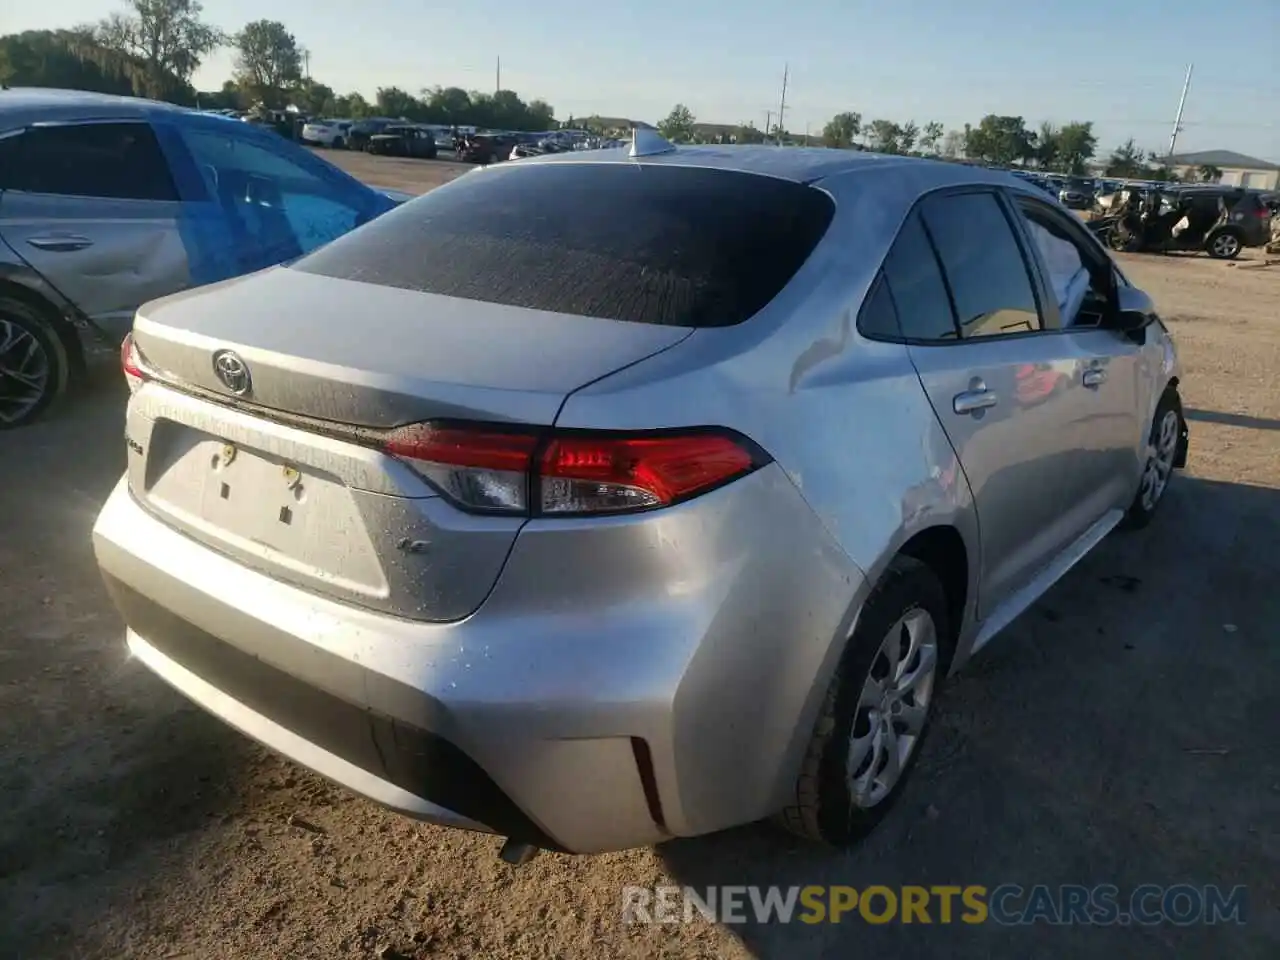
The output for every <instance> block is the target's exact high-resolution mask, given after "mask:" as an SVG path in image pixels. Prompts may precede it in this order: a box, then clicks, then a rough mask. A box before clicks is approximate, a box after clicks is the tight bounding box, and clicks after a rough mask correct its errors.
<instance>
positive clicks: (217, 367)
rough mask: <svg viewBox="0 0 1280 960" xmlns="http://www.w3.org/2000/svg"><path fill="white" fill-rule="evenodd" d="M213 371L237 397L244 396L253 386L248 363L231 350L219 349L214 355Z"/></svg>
mask: <svg viewBox="0 0 1280 960" xmlns="http://www.w3.org/2000/svg"><path fill="white" fill-rule="evenodd" d="M213 372H214V373H215V374H216V375H217V377H218V379H219V380H221V381H222V385H223V386H224V387H226V388H227V389H228V390H230V391H231V392H232V393H234V394H235V395H236V396H237V397H243V396H244V395H245V394H247V393H248V392H249V391H250V389H252V387H253V381H251V380H250V379H249V367H248V365H247V364H246V363H245V362H244V361H243V360H241V359H240V357H239V355H238V354H236V353H234V352H233V351H231V350H219V351H218V352H217V353H215V354H214V355H213Z"/></svg>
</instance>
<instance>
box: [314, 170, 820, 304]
mask: <svg viewBox="0 0 1280 960" xmlns="http://www.w3.org/2000/svg"><path fill="white" fill-rule="evenodd" d="M833 213H834V204H833V203H832V201H831V199H830V197H828V196H827V194H825V193H822V192H821V191H819V190H816V189H814V188H812V187H807V186H804V185H803V184H799V183H794V182H792V181H787V180H780V179H776V178H773V177H764V176H758V175H755V174H748V173H738V172H732V171H726V170H710V169H705V168H697V167H677V166H666V165H663V164H649V165H639V164H630V163H548V164H536V163H535V164H526V165H523V166H521V165H520V163H519V162H516V163H513V164H511V166H509V167H495V168H492V169H488V170H484V171H477V172H475V173H469V174H467V175H465V176H463V177H461V178H460V179H458V180H456V181H454V182H453V183H451V184H449V185H448V186H445V187H440V188H438V189H436V190H434V191H432V192H431V193H429V194H427V195H426V196H424V197H422V198H420V199H417V200H414V201H412V202H410V203H407V204H405V205H404V206H402V207H399V208H397V209H396V210H393V211H391V212H390V213H387V214H385V215H384V216H382V217H379V218H378V219H377V220H375V221H373V222H372V223H370V224H368V225H366V226H365V227H364V228H362V229H360V230H357V231H355V232H354V233H351V234H348V235H346V236H344V237H342V238H340V239H338V240H336V241H334V242H333V243H330V244H328V245H327V246H325V247H322V248H320V249H319V250H317V251H315V252H314V253H311V254H310V255H308V256H306V257H304V258H302V259H301V260H299V261H297V262H296V263H294V264H293V269H296V270H303V271H306V272H308V273H316V274H321V275H323V276H329V277H338V278H341V279H345V280H360V281H363V282H365V283H375V284H381V285H384V286H390V287H402V288H404V289H407V290H422V291H426V292H429V293H438V294H444V295H446V296H451V297H462V298H466V299H471V300H482V301H486V302H489V303H499V304H504V305H507V306H513V307H527V308H530V309H534V310H548V311H553V312H557V313H572V314H578V315H580V316H590V317H602V318H605V319H610V320H629V321H635V322H638V323H656V324H664V325H669V326H681V327H720V326H729V325H731V324H735V323H740V322H741V321H743V320H746V319H747V318H748V317H750V316H752V315H753V314H754V313H756V312H757V311H759V310H760V309H761V308H762V307H764V306H765V304H767V303H768V302H769V301H770V300H772V299H773V298H774V297H775V296H776V295H777V294H778V292H779V291H781V290H782V288H783V287H784V286H786V284H787V282H788V281H789V280H790V279H791V277H792V276H793V275H794V274H795V272H796V271H797V270H798V269H799V268H800V266H801V264H803V263H804V261H805V260H806V259H807V258H808V256H809V254H810V253H811V252H812V251H813V248H814V247H815V246H816V245H817V243H818V241H819V240H820V239H821V238H822V235H823V233H824V232H825V231H826V229H827V226H828V224H829V223H830V222H831V217H832V214H833Z"/></svg>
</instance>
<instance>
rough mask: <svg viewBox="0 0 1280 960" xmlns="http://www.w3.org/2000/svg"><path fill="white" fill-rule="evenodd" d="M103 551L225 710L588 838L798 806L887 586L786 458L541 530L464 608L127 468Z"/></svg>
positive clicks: (541, 834) (534, 834)
mask: <svg viewBox="0 0 1280 960" xmlns="http://www.w3.org/2000/svg"><path fill="white" fill-rule="evenodd" d="M94 546H95V551H96V553H97V556H98V561H99V564H100V566H101V568H102V571H103V574H104V577H105V579H106V582H107V584H108V587H109V589H110V590H111V593H112V595H113V597H114V599H115V601H116V604H117V605H118V607H119V608H120V610H121V612H122V613H123V615H124V618H125V620H126V622H127V624H128V627H129V633H128V643H129V646H130V648H131V649H132V650H133V652H134V654H135V655H136V656H137V658H138V659H140V660H141V661H142V662H143V663H144V664H146V665H147V666H148V667H149V668H150V669H152V670H153V671H155V672H156V673H158V674H159V675H160V676H161V677H163V678H164V679H165V680H166V681H168V682H169V683H170V684H172V685H173V686H174V687H176V688H177V689H178V690H180V691H181V692H182V693H184V694H185V695H186V696H188V697H189V698H191V699H192V700H194V701H195V702H197V703H199V704H200V705H201V706H203V707H204V708H206V709H207V710H209V711H211V712H212V713H214V714H215V715H217V716H219V717H221V718H222V719H224V720H226V721H227V722H228V723H230V724H231V725H233V726H235V727H237V728H238V729H240V730H241V731H243V732H244V733H246V734H248V735H249V736H251V737H254V738H255V739H257V740H259V741H261V742H263V743H264V744H266V745H267V746H269V747H271V748H273V749H275V750H277V751H278V752H280V753H283V754H285V755H287V756H289V757H292V758H293V759H295V760H297V761H299V762H300V763H302V764H304V765H306V766H309V767H311V768H312V769H315V770H316V771H317V772H319V773H321V774H323V775H325V776H328V777H330V778H331V779H333V780H336V781H338V782H340V783H342V784H344V785H345V786H347V787H349V788H351V789H353V790H355V791H357V792H359V793H362V794H364V795H366V796H368V797H370V798H372V799H374V800H376V801H378V802H380V803H383V804H385V805H387V806H389V807H391V808H393V809H396V810H398V811H400V812H402V813H405V814H407V815H410V816H413V817H418V818H420V819H424V820H429V821H432V822H437V823H442V824H445V825H449V826H457V827H464V828H469V829H478V830H489V831H492V832H496V833H501V834H503V835H505V836H510V837H513V838H517V839H520V840H526V841H529V842H532V843H535V844H537V845H540V846H543V847H548V848H552V849H563V850H568V851H572V852H580V853H587V852H597V851H603V850H612V849H623V848H626V847H631V846H638V845H647V844H652V843H655V842H659V841H661V840H664V839H666V838H668V837H670V836H676V835H693V834H699V833H705V832H709V831H712V830H716V829H721V828H723V827H728V826H733V825H735V824H739V823H745V822H749V821H751V820H755V819H758V818H760V817H762V816H766V815H767V814H769V813H771V812H772V811H774V810H776V809H778V808H779V807H780V806H782V805H783V803H785V802H786V800H787V798H788V793H789V791H790V790H791V789H792V788H793V785H794V777H795V774H796V771H797V770H798V768H799V764H800V760H801V757H802V754H803V750H804V747H805V745H806V743H807V741H808V739H809V733H810V731H811V729H812V724H813V722H814V718H815V716H816V713H817V709H818V706H819V704H820V701H821V698H822V695H823V694H824V693H825V686H826V682H827V678H828V677H829V675H830V671H831V669H832V668H833V667H834V663H835V659H836V658H837V657H838V655H839V653H840V647H841V644H840V643H839V642H837V641H838V638H842V637H843V636H845V635H847V630H848V628H849V623H848V618H849V614H850V610H851V609H855V608H856V605H857V603H858V601H859V600H860V598H861V596H862V594H863V592H864V591H865V584H864V583H863V580H862V577H861V574H860V573H859V572H858V571H857V569H856V567H854V566H853V565H852V564H851V563H850V562H849V561H848V559H847V557H845V555H844V554H843V553H842V552H840V551H839V550H838V549H837V548H835V547H834V546H833V545H832V543H831V542H830V541H829V539H828V538H827V535H826V533H825V531H824V530H823V529H822V527H821V524H820V523H818V521H817V519H816V517H814V515H813V514H812V511H810V510H809V508H808V507H807V506H806V505H805V504H804V502H803V500H802V499H801V498H800V497H799V495H798V493H797V492H796V491H795V489H794V487H792V486H791V485H790V482H789V481H788V480H787V479H786V478H785V475H783V474H782V472H781V471H780V470H779V469H778V468H777V467H776V466H771V467H767V468H765V469H763V470H761V471H758V472H757V473H756V474H754V475H752V476H751V477H747V478H745V479H744V480H742V481H739V482H737V483H735V484H731V485H730V486H728V487H726V488H722V489H721V490H719V491H715V492H714V493H712V494H709V495H707V496H706V497H703V498H700V499H699V500H697V501H693V502H692V503H689V504H684V505H682V506H680V507H676V508H672V509H671V510H667V511H660V512H658V513H654V514H649V515H646V516H645V517H633V518H615V519H614V520H612V521H610V522H607V523H604V524H602V525H600V526H599V527H596V528H594V529H593V530H592V531H591V532H589V533H587V534H585V535H584V534H583V533H582V532H581V530H580V529H578V530H574V529H572V525H571V524H566V523H564V522H555V523H553V522H550V521H548V522H546V523H545V524H544V525H541V526H539V525H538V524H530V525H529V527H528V528H526V530H525V532H523V533H522V534H521V535H520V537H519V538H517V542H516V545H515V546H514V547H513V550H512V556H511V558H510V560H509V561H508V564H507V569H506V570H505V571H504V573H503V575H502V577H501V578H500V579H499V582H498V584H497V586H496V587H495V588H494V591H493V593H492V594H491V595H490V597H489V599H488V600H487V601H486V603H485V604H484V605H483V606H482V607H481V608H480V610H479V611H477V613H475V614H473V615H472V616H471V617H469V618H467V619H465V620H462V621H459V622H455V623H448V624H433V623H422V622H412V621H406V620H401V619H397V618H393V617H388V616H385V615H381V614H378V613H375V612H371V611H368V610H362V609H359V608H354V607H350V606H347V605H344V604H341V603H338V602H335V601H332V600H328V599H325V598H323V597H320V596H317V595H315V594H313V593H310V592H307V591H305V590H303V589H300V588H297V587H293V586H289V585H286V584H282V583H279V582H277V581H275V580H273V579H271V578H270V577H268V576H265V575H263V574H260V573H258V572H256V571H252V570H249V569H247V568H245V567H243V566H241V565H239V564H237V563H235V562H234V561H233V560H231V559H229V558H227V557H225V556H223V555H222V554H220V553H218V552H216V551H214V550H211V549H209V548H207V547H205V546H203V545H201V544H199V543H197V542H195V541H193V540H190V539H189V538H187V537H185V536H183V535H182V534H180V533H178V532H177V531H175V530H173V529H171V528H170V527H168V526H167V525H165V524H164V523H162V522H160V521H159V520H157V519H155V518H154V517H152V516H151V515H150V514H149V513H148V512H146V511H145V510H143V509H142V508H141V507H140V506H139V505H138V504H137V502H136V501H135V500H134V499H133V497H132V495H131V494H130V492H129V490H128V487H127V485H126V484H125V483H124V482H123V481H122V482H121V484H120V485H119V486H118V487H117V488H116V490H115V491H114V492H113V494H112V496H111V498H110V499H109V501H108V502H107V504H106V506H105V507H104V508H103V511H102V513H101V515H100V516H99V519H98V522H97V524H96V526H95V529H94ZM637 547H642V548H643V549H636V548H637Z"/></svg>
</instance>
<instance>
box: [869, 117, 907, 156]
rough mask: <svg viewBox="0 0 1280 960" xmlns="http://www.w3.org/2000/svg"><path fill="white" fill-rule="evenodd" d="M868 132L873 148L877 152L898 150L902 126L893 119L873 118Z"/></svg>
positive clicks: (894, 151) (895, 151)
mask: <svg viewBox="0 0 1280 960" xmlns="http://www.w3.org/2000/svg"><path fill="white" fill-rule="evenodd" d="M867 132H868V133H869V134H870V139H871V144H870V145H871V149H872V150H874V151H875V152H876V153H897V152H898V141H899V139H900V138H901V136H902V128H901V127H900V126H898V125H897V124H896V123H894V122H893V121H892V120H872V121H871V126H870V127H869V128H868V130H867Z"/></svg>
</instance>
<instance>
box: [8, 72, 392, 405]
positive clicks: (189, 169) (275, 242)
mask: <svg viewBox="0 0 1280 960" xmlns="http://www.w3.org/2000/svg"><path fill="white" fill-rule="evenodd" d="M397 202H398V198H393V197H391V196H389V195H388V194H387V193H384V192H381V191H378V190H375V189H373V188H371V187H368V186H366V185H364V184H362V183H360V182H359V181H358V180H355V179H353V178H352V177H351V176H349V175H348V174H346V173H344V172H343V171H341V170H339V169H338V168H337V167H334V166H333V165H332V164H329V163H327V162H326V161H324V160H322V159H321V158H319V157H317V156H315V155H314V154H312V153H311V152H309V151H307V150H305V149H303V148H302V147H300V146H298V145H297V144H294V143H291V142H290V141H288V140H285V139H284V138H282V137H281V136H279V135H278V134H276V133H275V132H273V131H270V130H267V129H263V128H259V127H256V126H254V125H252V124H248V123H242V122H240V121H238V120H233V119H230V118H227V117H222V116H218V115H216V114H209V113H199V112H196V111H193V110H187V109H183V108H181V107H175V106H173V105H171V104H166V103H157V102H154V101H150V100H138V99H134V98H130V97H113V96H105V95H102V94H94V93H85V92H81V91H68V90H46V89H14V90H3V91H0V429H3V428H5V427H13V426H18V425H21V424H24V423H28V422H30V421H31V420H33V419H35V418H36V417H38V416H39V415H40V414H41V413H42V412H43V411H44V410H45V409H46V408H47V407H48V405H49V404H50V402H52V401H53V400H54V398H55V397H57V395H58V394H59V393H61V392H62V391H63V390H64V389H65V388H66V386H67V384H68V383H69V382H70V381H71V380H72V379H73V378H74V377H75V376H76V375H77V374H78V373H79V372H81V371H82V370H84V368H85V367H86V363H87V361H88V360H89V359H91V358H92V356H93V355H94V354H95V353H97V352H102V351H103V350H104V349H110V350H111V351H113V352H114V351H115V350H116V349H118V347H119V344H120V342H121V341H122V340H123V339H124V336H125V334H126V333H127V332H128V330H129V326H130V324H131V323H132V320H133V315H134V312H135V311H136V310H137V308H138V307H139V306H141V305H142V304H143V303H146V302H147V301H149V300H154V299H156V298H157V297H163V296H166V295H168V294H171V293H177V292H178V291H180V290H184V289H187V288H189V287H194V286H200V285H202V284H207V283H214V282H216V281H219V280H225V279H228V278H230V277H236V276H240V275H241V274H245V273H250V272H252V271H255V270H260V269H262V268H264V267H270V266H273V265H275V264H278V263H282V262H285V261H288V260H291V259H293V258H295V257H299V256H301V255H303V254H305V253H308V252H310V251H312V250H314V249H315V248H316V247H318V246H320V245H322V244H324V243H327V242H328V241H330V240H332V239H334V238H335V237H339V236H341V235H342V234H344V233H347V232H348V231H350V230H352V229H353V228H355V227H357V226H360V225H361V224H363V223H366V222H368V221H369V220H372V219H373V218H374V217H377V216H378V215H379V214H381V213H383V212H385V211H387V210H389V209H391V208H392V207H394V206H396V204H397Z"/></svg>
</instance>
